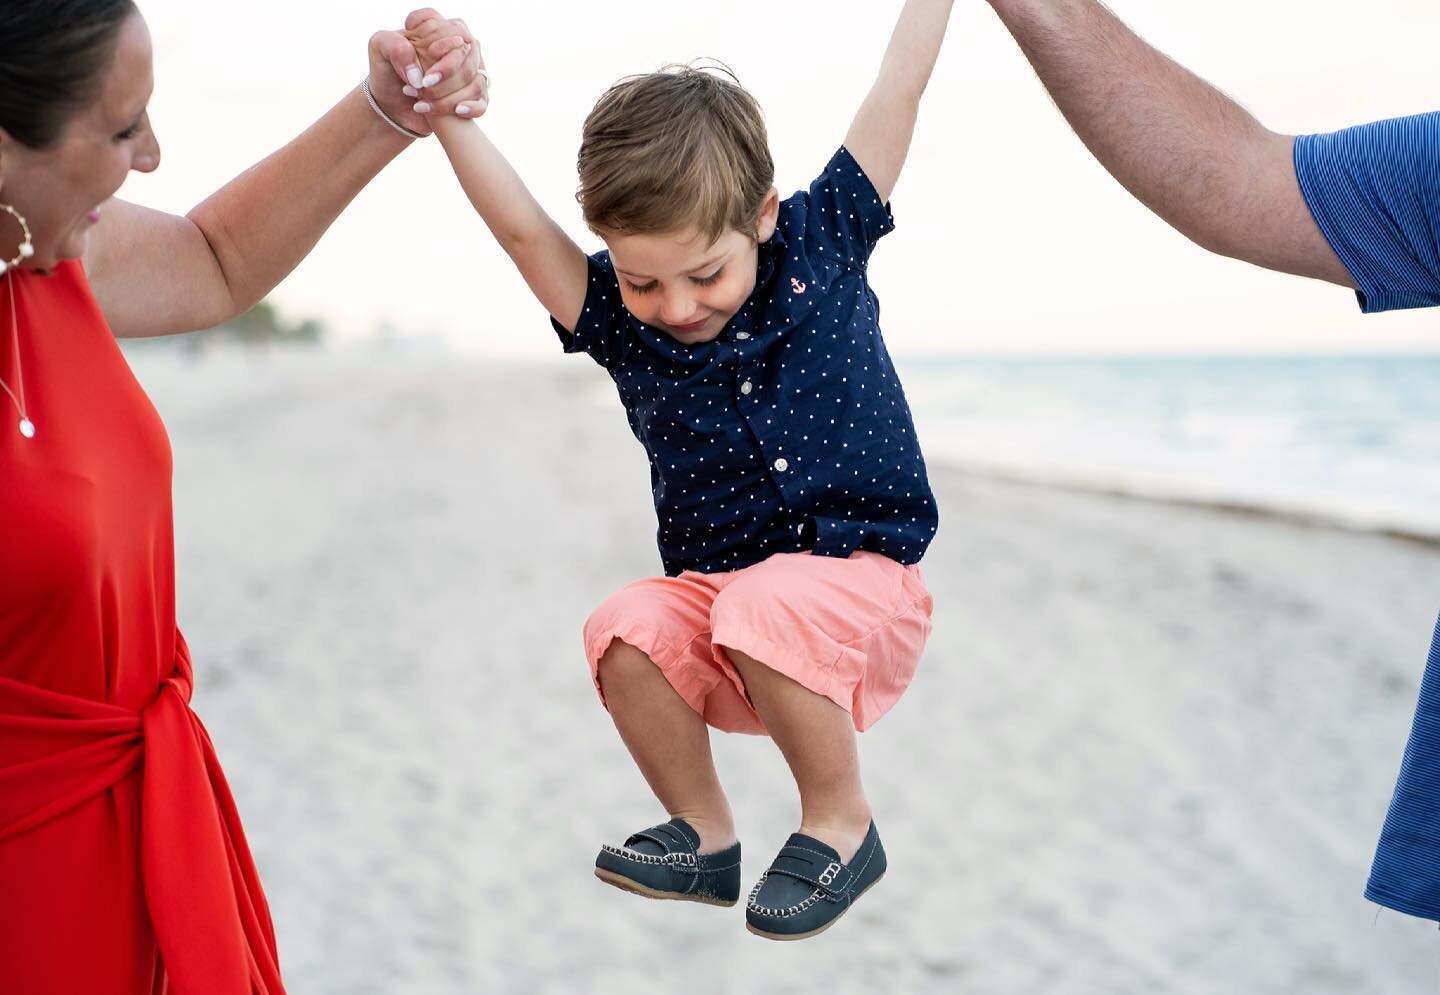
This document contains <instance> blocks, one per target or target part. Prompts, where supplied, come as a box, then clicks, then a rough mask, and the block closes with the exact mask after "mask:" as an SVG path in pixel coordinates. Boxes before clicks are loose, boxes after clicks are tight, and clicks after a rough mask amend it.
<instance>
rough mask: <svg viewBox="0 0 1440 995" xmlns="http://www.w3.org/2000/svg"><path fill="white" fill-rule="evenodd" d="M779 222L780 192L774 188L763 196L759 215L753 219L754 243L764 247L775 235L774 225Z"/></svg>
mask: <svg viewBox="0 0 1440 995" xmlns="http://www.w3.org/2000/svg"><path fill="white" fill-rule="evenodd" d="M779 220H780V191H779V190H776V189H775V188H774V187H771V188H770V192H769V193H767V194H766V195H765V201H764V203H762V204H761V205H760V213H759V214H758V215H756V218H755V241H756V242H759V243H760V244H761V245H764V244H765V243H766V242H768V241H770V236H771V235H774V234H775V223H776V222H777V221H779Z"/></svg>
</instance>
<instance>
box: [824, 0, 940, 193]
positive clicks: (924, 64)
mask: <svg viewBox="0 0 1440 995" xmlns="http://www.w3.org/2000/svg"><path fill="white" fill-rule="evenodd" d="M952 6H953V0H907V2H906V4H905V7H904V9H903V10H901V11H900V20H899V22H898V23H896V25H895V32H894V34H892V35H891V36H890V46H889V47H888V48H887V49H886V50H885V58H884V61H882V62H881V64H880V75H879V76H878V77H877V78H876V80H875V85H874V86H872V87H871V88H870V93H869V94H868V95H867V96H866V97H865V102H864V103H863V104H861V105H860V110H859V111H858V112H856V114H855V120H854V121H853V122H851V124H850V132H849V134H847V135H846V136H845V147H846V148H847V149H849V150H850V154H851V155H852V156H854V157H855V161H856V162H858V163H859V164H860V168H861V169H863V170H865V175H866V176H868V177H869V178H870V182H871V183H872V184H873V185H874V187H875V189H876V190H877V191H878V192H879V194H880V199H881V200H882V201H888V200H889V199H890V194H891V192H892V191H893V190H894V189H895V181H896V180H898V179H899V178H900V169H901V167H903V166H904V165H905V156H906V154H907V153H908V152H909V151H910V139H911V137H912V136H913V135H914V134H915V118H916V115H917V114H918V113H919V110H920V96H921V95H922V94H923V93H924V92H925V84H927V83H928V82H930V73H931V71H932V70H933V69H934V68H935V59H936V58H937V57H938V56H939V55H940V43H941V41H943V40H944V38H945V25H946V24H947V23H948V22H949V20H950V8H951V7H952Z"/></svg>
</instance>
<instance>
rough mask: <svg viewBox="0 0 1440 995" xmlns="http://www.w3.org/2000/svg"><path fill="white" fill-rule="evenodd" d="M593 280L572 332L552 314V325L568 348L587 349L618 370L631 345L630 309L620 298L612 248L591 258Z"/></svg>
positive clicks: (590, 275)
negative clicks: (627, 309) (611, 255)
mask: <svg viewBox="0 0 1440 995" xmlns="http://www.w3.org/2000/svg"><path fill="white" fill-rule="evenodd" d="M588 271H589V282H588V283H587V285H586V288H585V304H584V307H583V308H581V311H580V318H579V320H577V321H576V322H575V331H574V332H571V331H569V330H568V329H566V327H565V326H564V325H562V324H560V322H559V320H557V319H556V318H555V316H554V315H551V316H550V327H552V328H554V329H555V334H557V335H559V336H560V345H561V346H562V347H563V348H564V350H565V351H566V352H583V353H587V354H588V355H589V356H590V358H591V359H593V360H595V362H597V363H599V364H600V365H601V366H603V367H605V368H606V369H607V370H610V371H612V372H613V371H614V370H616V369H617V368H618V367H619V366H620V364H621V362H623V361H624V359H625V356H626V354H627V353H628V351H629V349H628V345H629V320H628V315H629V312H627V311H626V310H625V305H624V303H622V302H621V300H620V282H619V280H618V279H617V278H616V276H615V267H614V266H612V265H611V264H610V254H609V253H608V252H597V253H595V254H594V255H593V256H590V257H589V260H588Z"/></svg>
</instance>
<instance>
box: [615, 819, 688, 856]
mask: <svg viewBox="0 0 1440 995" xmlns="http://www.w3.org/2000/svg"><path fill="white" fill-rule="evenodd" d="M678 822H679V820H678V819H676V820H672V821H670V822H666V823H662V824H661V825H658V826H651V827H650V828H649V829H642V830H640V831H639V832H638V833H634V834H632V835H631V836H630V837H629V838H628V839H626V840H625V845H626V846H627V847H629V846H631V845H632V844H634V843H638V842H640V841H641V840H649V841H650V842H651V843H654V844H655V845H656V846H658V847H660V849H661V850H663V851H664V856H665V858H666V860H667V862H669V863H674V864H678V865H680V866H681V867H687V866H688V867H695V866H696V864H697V861H698V859H699V855H698V852H697V851H698V849H699V846H698V842H691V840H690V838H689V836H687V835H686V834H685V832H684V829H690V827H689V826H684V829H682V828H681V825H683V824H681V825H677V824H676V823H678ZM690 831H691V832H692V833H693V832H694V830H693V829H691V830H690Z"/></svg>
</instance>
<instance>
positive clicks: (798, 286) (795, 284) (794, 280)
mask: <svg viewBox="0 0 1440 995" xmlns="http://www.w3.org/2000/svg"><path fill="white" fill-rule="evenodd" d="M790 289H791V290H793V291H795V293H797V294H803V293H805V284H803V283H801V282H800V280H799V278H798V277H793V276H792V277H791V278H790Z"/></svg>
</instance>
